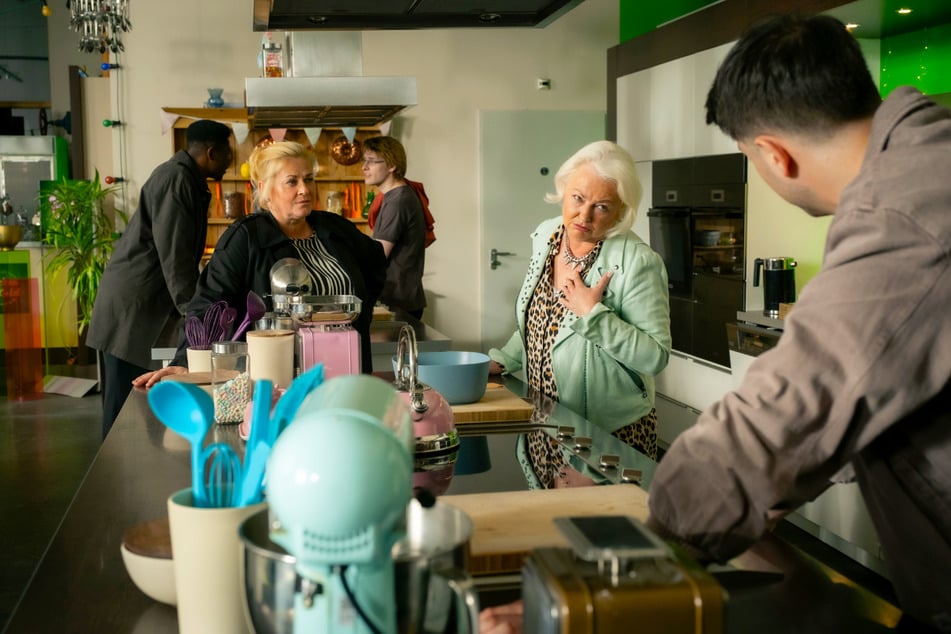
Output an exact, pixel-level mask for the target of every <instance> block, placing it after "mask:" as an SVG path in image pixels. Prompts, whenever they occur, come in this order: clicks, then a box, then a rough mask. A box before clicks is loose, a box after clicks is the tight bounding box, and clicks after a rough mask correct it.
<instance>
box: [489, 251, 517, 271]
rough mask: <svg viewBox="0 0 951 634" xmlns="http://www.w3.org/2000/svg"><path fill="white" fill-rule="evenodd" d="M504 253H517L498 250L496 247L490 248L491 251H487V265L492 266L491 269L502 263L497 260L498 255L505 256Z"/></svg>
mask: <svg viewBox="0 0 951 634" xmlns="http://www.w3.org/2000/svg"><path fill="white" fill-rule="evenodd" d="M505 255H518V254H516V253H512V252H510V251H499V250H498V249H492V250H491V251H489V266H490V267H491V268H492V270H493V271H494V270H495V269H497V268H499V267H500V266H501V265H502V263H501V262H499V257H500V256H505Z"/></svg>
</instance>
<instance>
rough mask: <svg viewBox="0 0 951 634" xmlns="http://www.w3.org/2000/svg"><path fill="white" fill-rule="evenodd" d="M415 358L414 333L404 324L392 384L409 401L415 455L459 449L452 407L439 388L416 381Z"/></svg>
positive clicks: (432, 454)
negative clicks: (414, 438) (414, 439)
mask: <svg viewBox="0 0 951 634" xmlns="http://www.w3.org/2000/svg"><path fill="white" fill-rule="evenodd" d="M416 358H417V351H416V333H415V332H414V331H413V329H412V328H411V327H410V326H408V325H404V326H403V327H402V328H401V329H400V336H399V341H398V343H397V346H396V380H395V382H394V385H395V386H396V389H397V390H399V393H400V396H401V397H402V398H403V399H404V400H405V401H406V403H407V405H409V409H410V415H411V418H412V420H413V431H414V433H415V436H416V451H415V453H416V457H417V458H420V457H421V456H434V455H438V454H444V453H454V452H456V451H457V450H458V449H459V436H458V434H457V433H456V426H455V424H454V423H453V418H452V408H451V407H450V406H449V402H448V401H446V399H445V398H443V396H442V395H441V394H440V393H439V392H437V391H436V390H434V389H433V388H431V387H429V386H428V385H426V384H425V383H420V382H419V379H418V378H417V377H418V367H417V365H416Z"/></svg>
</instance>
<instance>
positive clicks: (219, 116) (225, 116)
mask: <svg viewBox="0 0 951 634" xmlns="http://www.w3.org/2000/svg"><path fill="white" fill-rule="evenodd" d="M162 110H164V111H165V112H167V113H169V114H177V115H178V116H180V117H191V118H193V119H214V120H215V121H237V122H240V123H247V122H248V110H247V108H162Z"/></svg>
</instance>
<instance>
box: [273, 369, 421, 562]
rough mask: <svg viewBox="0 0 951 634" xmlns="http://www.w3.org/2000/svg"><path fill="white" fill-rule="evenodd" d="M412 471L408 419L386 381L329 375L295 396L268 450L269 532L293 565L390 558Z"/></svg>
mask: <svg viewBox="0 0 951 634" xmlns="http://www.w3.org/2000/svg"><path fill="white" fill-rule="evenodd" d="M404 414H405V423H401V422H400V420H401V418H403V415H404ZM385 419H388V420H385ZM401 427H405V433H403V431H402V429H401ZM412 474H413V458H412V427H411V423H410V422H409V415H408V411H407V410H406V406H405V405H404V404H403V403H401V402H400V401H399V399H398V397H397V395H396V392H395V390H394V389H393V387H392V386H390V385H389V384H388V383H385V382H384V381H382V380H380V379H375V378H373V377H369V376H362V375H357V376H346V377H337V378H335V379H331V380H330V381H327V382H326V383H324V384H323V385H321V386H320V387H319V388H317V389H316V390H314V392H312V393H311V395H310V396H308V397H307V399H305V401H304V402H303V403H302V404H301V407H300V409H298V411H297V415H296V417H295V419H294V421H293V422H292V424H291V425H290V426H289V427H288V428H287V429H286V430H285V431H284V432H283V433H282V434H281V435H280V436H279V437H278V440H277V442H276V443H275V445H274V448H273V450H272V452H271V456H270V458H269V459H268V465H267V500H268V505H269V507H270V510H271V516H272V519H273V520H276V521H277V523H278V525H279V528H278V529H277V530H273V529H272V539H273V540H274V541H275V542H277V543H279V544H281V545H282V546H283V547H284V548H286V549H287V550H288V551H290V552H291V553H293V554H294V555H295V557H297V561H298V569H299V570H301V569H302V566H303V567H305V568H306V566H311V565H312V566H318V567H321V568H322V567H324V566H326V565H344V564H354V563H364V564H365V563H372V562H376V561H380V560H383V559H388V558H389V557H390V547H391V546H392V544H393V541H394V539H395V535H394V533H395V532H396V531H398V530H400V526H401V524H402V520H403V517H404V514H405V512H406V505H407V504H408V503H409V500H410V497H411V494H412ZM301 571H302V573H303V570H301Z"/></svg>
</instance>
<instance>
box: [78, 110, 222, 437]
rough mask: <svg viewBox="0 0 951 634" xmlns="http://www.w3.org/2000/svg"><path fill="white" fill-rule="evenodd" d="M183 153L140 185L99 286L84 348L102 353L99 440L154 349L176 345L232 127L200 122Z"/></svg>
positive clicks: (188, 132)
mask: <svg viewBox="0 0 951 634" xmlns="http://www.w3.org/2000/svg"><path fill="white" fill-rule="evenodd" d="M185 136H186V147H185V149H183V150H179V151H178V152H176V153H175V155H174V156H173V157H172V158H171V159H169V160H168V161H166V162H165V163H162V164H161V165H159V166H158V167H157V168H155V170H154V171H153V172H152V175H151V176H149V179H148V180H147V181H146V182H145V184H144V185H143V186H142V191H141V193H140V195H139V204H138V207H137V208H136V211H135V214H133V216H132V219H131V220H130V221H129V225H128V226H127V227H126V229H125V231H124V232H123V234H122V237H120V238H119V240H117V241H116V244H115V249H114V250H113V253H112V258H111V259H110V260H109V264H108V265H106V269H105V271H103V274H102V280H101V281H100V283H99V293H98V295H97V296H96V302H95V304H94V306H93V310H92V316H91V317H90V322H89V333H88V335H87V337H86V344H87V345H88V346H89V347H90V348H94V349H96V350H98V351H100V352H101V353H102V356H101V360H102V368H101V374H102V437H103V438H105V437H106V434H108V433H109V430H110V429H111V428H112V424H113V422H114V421H115V418H116V415H118V413H119V410H120V409H121V408H122V405H123V403H125V400H126V398H127V397H128V396H129V392H131V391H132V381H133V379H135V378H136V377H138V376H139V375H141V374H142V373H144V372H148V371H149V366H150V365H151V364H152V348H153V347H156V346H170V347H174V346H175V343H176V342H177V338H178V331H179V326H180V319H181V318H182V316H183V315H184V314H185V310H186V307H187V306H188V302H189V300H190V299H191V298H192V295H193V294H194V292H195V285H196V284H197V283H198V268H199V263H200V262H201V257H202V255H203V253H204V251H205V235H206V233H207V230H208V203H209V202H210V201H211V192H210V191H209V189H208V184H207V179H209V178H212V179H215V180H221V178H222V176H224V173H225V172H226V171H227V169H228V166H229V165H231V161H232V159H233V158H234V152H233V150H232V149H231V143H230V137H231V128H229V127H228V126H226V125H224V124H222V123H218V122H216V121H208V120H200V121H196V122H195V123H193V124H191V125H190V126H188V128H187V130H186V131H185Z"/></svg>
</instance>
